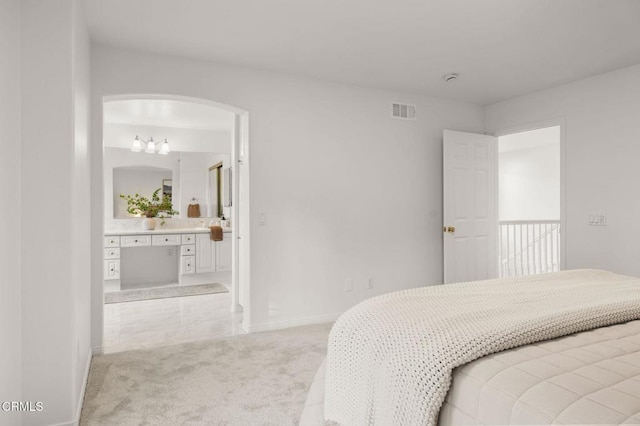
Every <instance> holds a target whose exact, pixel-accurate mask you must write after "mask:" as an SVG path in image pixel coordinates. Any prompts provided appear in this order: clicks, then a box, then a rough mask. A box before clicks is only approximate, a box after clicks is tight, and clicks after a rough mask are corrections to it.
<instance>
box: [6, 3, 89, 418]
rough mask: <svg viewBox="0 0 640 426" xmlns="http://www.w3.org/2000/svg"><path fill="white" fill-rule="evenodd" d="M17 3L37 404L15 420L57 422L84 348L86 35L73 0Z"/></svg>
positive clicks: (26, 377)
mask: <svg viewBox="0 0 640 426" xmlns="http://www.w3.org/2000/svg"><path fill="white" fill-rule="evenodd" d="M21 7H22V9H21V14H22V19H21V37H22V39H21V40H22V51H21V52H22V56H21V70H22V73H21V76H22V80H21V92H22V98H21V125H22V126H21V132H22V143H21V170H20V173H21V178H20V179H21V182H22V184H21V191H22V194H24V195H23V196H22V197H21V203H20V215H21V221H22V228H21V244H22V247H21V252H22V259H21V275H22V277H21V282H22V305H21V306H22V329H21V332H22V369H21V371H22V399H23V400H25V401H34V402H35V401H41V402H42V403H43V408H44V409H43V411H40V412H38V411H35V412H28V413H25V414H24V415H23V424H24V425H44V424H65V425H66V424H73V423H74V422H75V421H77V420H78V415H79V408H80V405H81V399H82V390H83V386H84V380H85V377H86V372H87V367H88V361H89V360H90V357H91V353H90V345H89V340H90V335H89V332H90V312H89V301H90V300H89V292H90V288H89V276H90V271H89V266H90V264H89V263H90V253H89V252H90V240H89V238H88V233H89V229H90V222H89V210H90V206H89V205H88V204H87V200H89V199H90V194H89V181H90V176H89V167H88V160H89V146H88V144H87V140H88V138H87V136H88V111H87V108H88V100H89V90H88V89H89V55H88V48H89V43H88V34H87V31H86V28H85V25H84V16H83V13H82V9H81V7H82V3H81V2H80V0H60V1H56V2H43V1H39V0H22V1H21ZM14 161H15V158H14Z"/></svg>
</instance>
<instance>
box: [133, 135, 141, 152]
mask: <svg viewBox="0 0 640 426" xmlns="http://www.w3.org/2000/svg"><path fill="white" fill-rule="evenodd" d="M131 151H133V152H140V151H142V143H141V142H140V139H138V137H137V136H136V138H135V139H134V140H133V144H132V145H131Z"/></svg>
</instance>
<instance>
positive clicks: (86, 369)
mask: <svg viewBox="0 0 640 426" xmlns="http://www.w3.org/2000/svg"><path fill="white" fill-rule="evenodd" d="M92 359H93V350H92V349H91V348H89V356H88V357H87V365H86V366H85V367H84V380H82V389H80V397H79V399H78V408H77V409H76V421H75V422H74V423H73V424H74V425H78V424H80V415H81V414H82V404H83V402H84V394H85V392H86V391H87V382H88V381H89V370H90V369H91V360H92Z"/></svg>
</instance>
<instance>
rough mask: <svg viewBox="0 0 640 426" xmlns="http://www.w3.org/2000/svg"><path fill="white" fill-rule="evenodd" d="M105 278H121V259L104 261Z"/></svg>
mask: <svg viewBox="0 0 640 426" xmlns="http://www.w3.org/2000/svg"><path fill="white" fill-rule="evenodd" d="M104 279H105V280H119V279H120V260H119V259H116V260H105V261H104Z"/></svg>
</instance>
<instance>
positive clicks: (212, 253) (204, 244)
mask: <svg viewBox="0 0 640 426" xmlns="http://www.w3.org/2000/svg"><path fill="white" fill-rule="evenodd" d="M213 243H214V241H211V237H210V235H209V234H208V233H207V234H198V235H196V271H197V272H198V273H199V274H201V273H206V272H216V246H215V244H213Z"/></svg>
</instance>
